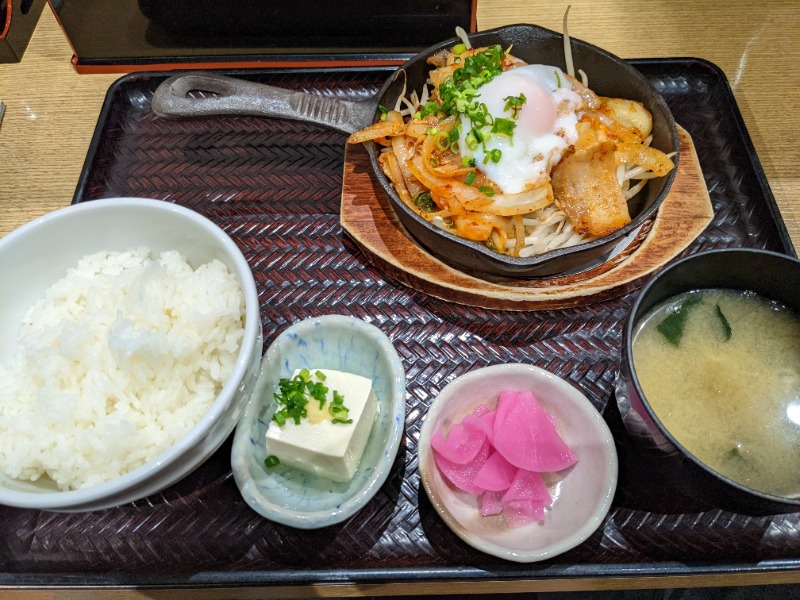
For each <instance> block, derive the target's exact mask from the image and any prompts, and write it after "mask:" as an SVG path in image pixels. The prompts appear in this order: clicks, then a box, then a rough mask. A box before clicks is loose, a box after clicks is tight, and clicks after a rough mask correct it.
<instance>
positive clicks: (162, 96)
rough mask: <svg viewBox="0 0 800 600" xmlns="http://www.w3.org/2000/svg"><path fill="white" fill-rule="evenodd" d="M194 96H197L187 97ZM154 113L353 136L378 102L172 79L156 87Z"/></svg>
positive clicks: (212, 77) (215, 80)
mask: <svg viewBox="0 0 800 600" xmlns="http://www.w3.org/2000/svg"><path fill="white" fill-rule="evenodd" d="M195 91H196V92H201V93H200V94H193V95H190V92H195ZM203 92H205V94H203ZM152 109H153V112H154V113H156V114H157V115H158V116H160V117H204V116H210V115H251V116H257V117H273V118H278V119H293V120H298V121H307V122H311V123H316V124H318V125H323V126H326V127H330V128H332V129H336V130H338V131H341V132H344V133H353V132H354V131H358V130H359V129H363V128H364V127H366V126H367V125H369V124H370V123H371V122H372V118H373V115H374V114H375V110H376V109H377V99H372V101H370V100H365V101H358V102H351V101H347V100H338V99H335V98H328V97H324V96H318V95H316V94H307V93H303V92H294V91H291V90H287V89H283V88H278V87H274V86H271V85H265V84H262V83H254V82H251V81H246V80H244V79H236V78H233V77H226V76H224V75H217V74H214V73H204V72H196V73H189V74H184V75H175V76H173V77H170V78H169V79H167V80H166V81H164V82H163V83H162V84H161V85H159V86H158V88H157V89H156V91H155V94H154V95H153V101H152Z"/></svg>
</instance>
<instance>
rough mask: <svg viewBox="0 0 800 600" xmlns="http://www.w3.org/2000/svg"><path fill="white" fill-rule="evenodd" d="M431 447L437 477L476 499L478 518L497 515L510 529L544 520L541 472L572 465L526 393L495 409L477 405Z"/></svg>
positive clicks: (551, 422)
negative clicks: (474, 495) (438, 474)
mask: <svg viewBox="0 0 800 600" xmlns="http://www.w3.org/2000/svg"><path fill="white" fill-rule="evenodd" d="M431 446H432V447H433V456H434V460H435V462H436V466H437V468H438V469H439V472H440V473H441V474H442V476H443V477H444V478H445V479H447V480H448V481H449V482H450V483H451V484H452V485H454V486H455V487H457V488H458V489H460V490H463V491H465V492H467V493H469V494H476V495H479V496H480V510H481V515H483V516H491V515H497V514H501V513H502V515H503V518H504V519H505V521H506V523H507V524H508V525H509V526H510V527H521V526H523V525H527V524H528V523H531V522H533V521H537V520H542V519H544V516H545V509H546V508H547V507H548V506H550V504H551V503H552V498H551V496H550V491H549V490H548V489H547V485H546V484H545V482H544V479H543V478H542V476H541V473H545V472H556V471H562V470H564V469H566V468H568V467H570V466H572V465H573V464H575V463H576V462H577V460H578V457H577V456H576V455H575V453H573V452H572V450H570V448H569V446H567V444H566V443H565V442H564V440H563V439H561V436H560V435H559V434H558V431H557V430H556V422H555V419H554V418H553V417H552V416H551V415H549V414H548V413H547V411H545V410H544V409H543V408H542V407H541V406H540V405H539V403H538V401H537V400H536V398H535V397H534V395H533V393H531V392H530V391H522V392H516V391H503V392H501V394H500V396H499V398H498V402H497V408H496V409H494V410H488V409H487V408H486V407H485V406H484V405H480V406H479V407H478V408H477V409H476V410H475V412H474V413H473V414H471V415H467V416H466V417H464V419H462V420H461V422H460V423H457V424H456V425H454V426H453V427H451V428H450V431H449V432H448V434H447V437H445V435H444V432H443V431H442V429H438V430H437V431H435V432H434V434H433V435H432V436H431Z"/></svg>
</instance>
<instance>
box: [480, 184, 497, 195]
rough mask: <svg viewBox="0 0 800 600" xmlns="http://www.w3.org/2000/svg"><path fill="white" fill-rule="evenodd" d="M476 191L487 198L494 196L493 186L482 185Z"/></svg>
mask: <svg viewBox="0 0 800 600" xmlns="http://www.w3.org/2000/svg"><path fill="white" fill-rule="evenodd" d="M478 191H479V192H480V193H481V194H483V195H484V196H487V197H489V198H491V197H492V196H494V188H493V187H492V186H490V185H482V186H481V187H479V188H478Z"/></svg>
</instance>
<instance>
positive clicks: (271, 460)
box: [264, 454, 281, 469]
mask: <svg viewBox="0 0 800 600" xmlns="http://www.w3.org/2000/svg"><path fill="white" fill-rule="evenodd" d="M279 464H281V459H280V458H278V457H277V456H275V455H274V454H270V455H269V456H268V457H267V458H265V459H264V466H265V467H267V468H268V469H272V468H275V467H277V466H278V465H279Z"/></svg>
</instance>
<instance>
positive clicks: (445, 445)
mask: <svg viewBox="0 0 800 600" xmlns="http://www.w3.org/2000/svg"><path fill="white" fill-rule="evenodd" d="M485 442H486V432H485V431H484V430H483V429H482V428H477V427H466V426H464V424H463V423H457V424H456V425H453V427H451V428H450V432H449V433H448V434H447V437H446V438H445V437H444V435H443V434H442V430H441V429H439V430H437V431H436V432H434V434H433V436H431V446H433V449H434V450H436V451H437V452H438V453H439V454H441V455H442V456H443V457H444V458H446V459H447V460H449V461H450V462H453V463H456V464H458V465H465V464H467V463H468V462H470V461H472V460H474V459H475V457H476V456H477V454H478V452H480V450H481V448H482V447H483V444H484V443H485Z"/></svg>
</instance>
